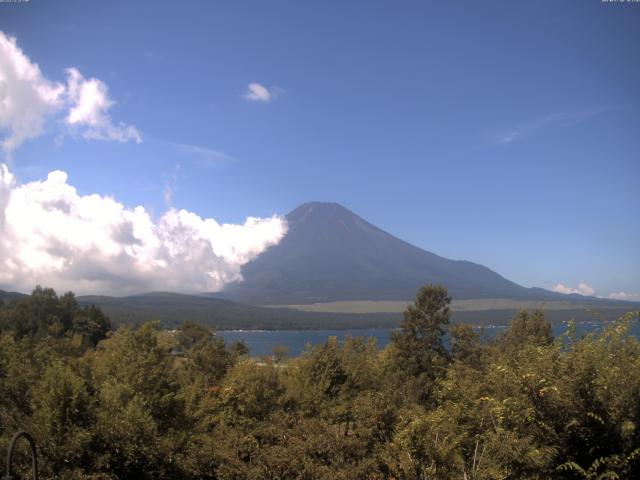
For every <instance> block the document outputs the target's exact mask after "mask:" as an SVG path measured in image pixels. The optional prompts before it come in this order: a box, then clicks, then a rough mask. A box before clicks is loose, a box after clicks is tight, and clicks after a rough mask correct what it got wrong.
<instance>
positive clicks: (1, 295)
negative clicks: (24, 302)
mask: <svg viewBox="0 0 640 480" xmlns="http://www.w3.org/2000/svg"><path fill="white" fill-rule="evenodd" d="M24 296H25V294H24V293H18V292H5V291H4V290H0V300H3V301H5V302H10V301H11V300H17V299H19V298H22V297H24Z"/></svg>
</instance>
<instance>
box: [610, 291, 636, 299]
mask: <svg viewBox="0 0 640 480" xmlns="http://www.w3.org/2000/svg"><path fill="white" fill-rule="evenodd" d="M607 298H611V299H613V300H627V301H634V300H637V301H640V293H627V292H614V293H610V294H609V295H608V296H607Z"/></svg>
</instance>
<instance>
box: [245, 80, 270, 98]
mask: <svg viewBox="0 0 640 480" xmlns="http://www.w3.org/2000/svg"><path fill="white" fill-rule="evenodd" d="M244 98H246V99H247V100H252V101H254V102H269V101H270V100H271V99H272V98H274V92H272V91H269V89H268V88H267V87H265V86H264V85H260V84H259V83H250V84H249V85H248V86H247V91H246V93H245V94H244Z"/></svg>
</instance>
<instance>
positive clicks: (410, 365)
mask: <svg viewBox="0 0 640 480" xmlns="http://www.w3.org/2000/svg"><path fill="white" fill-rule="evenodd" d="M450 304H451V297H450V296H449V294H448V292H447V289H446V288H444V287H442V286H434V285H425V286H424V287H422V288H421V289H420V290H419V291H418V294H417V295H416V299H415V301H414V303H413V304H412V305H409V306H408V307H407V309H406V310H405V311H404V319H403V320H402V322H401V323H400V331H398V332H394V333H393V334H392V336H391V347H392V348H393V353H394V357H395V360H396V362H395V365H394V369H395V370H396V372H397V373H398V374H400V375H404V376H405V377H409V378H413V379H414V380H415V381H413V382H410V383H412V384H413V385H412V387H413V390H414V391H415V394H416V395H417V397H418V399H419V400H420V401H421V402H425V401H427V400H428V398H429V396H430V390H431V388H432V386H433V382H434V380H435V379H436V378H439V377H441V376H442V375H443V374H444V373H445V369H446V366H447V363H448V359H449V355H448V353H447V351H446V349H445V346H444V343H443V337H444V335H445V334H446V331H447V330H446V329H447V325H448V324H449V318H450V316H451V312H450V310H449V305H450Z"/></svg>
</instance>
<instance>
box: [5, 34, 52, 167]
mask: <svg viewBox="0 0 640 480" xmlns="http://www.w3.org/2000/svg"><path fill="white" fill-rule="evenodd" d="M64 90H65V87H64V86H63V85H61V84H59V83H53V82H50V81H49V80H47V79H46V78H45V77H43V76H42V73H41V72H40V69H39V68H38V65H36V64H35V63H31V61H30V60H29V58H28V57H27V56H26V55H25V54H24V53H23V52H22V50H20V49H19V48H18V46H17V45H16V39H15V38H11V37H7V36H6V35H5V34H4V33H3V32H1V31H0V132H4V133H5V135H4V138H3V139H2V149H3V150H4V152H5V155H10V154H11V152H12V151H13V150H14V149H15V148H16V147H17V146H18V145H20V144H21V143H22V142H24V141H25V140H28V139H29V138H34V137H37V136H38V135H40V134H41V133H42V130H43V127H44V121H45V118H46V117H47V115H50V114H52V113H54V112H56V111H57V110H59V109H60V108H61V107H62V104H63V97H64Z"/></svg>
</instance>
